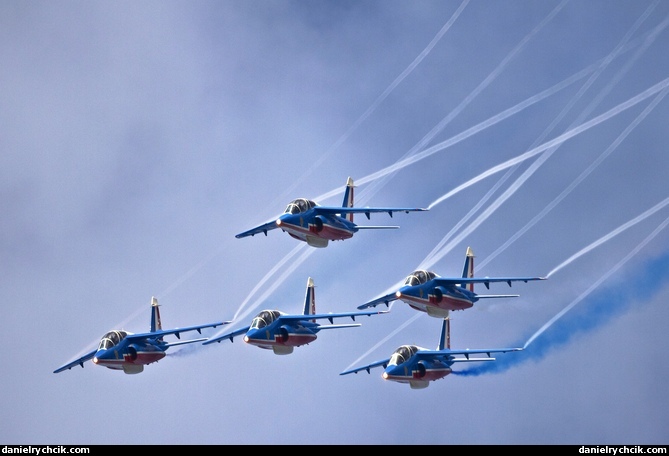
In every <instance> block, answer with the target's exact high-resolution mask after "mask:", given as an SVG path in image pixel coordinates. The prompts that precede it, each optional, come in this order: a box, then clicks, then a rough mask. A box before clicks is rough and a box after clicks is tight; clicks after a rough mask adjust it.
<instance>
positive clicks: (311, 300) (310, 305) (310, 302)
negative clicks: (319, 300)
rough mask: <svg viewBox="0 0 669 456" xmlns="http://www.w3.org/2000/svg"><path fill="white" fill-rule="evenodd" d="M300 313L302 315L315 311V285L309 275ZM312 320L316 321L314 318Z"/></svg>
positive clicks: (311, 313)
mask: <svg viewBox="0 0 669 456" xmlns="http://www.w3.org/2000/svg"><path fill="white" fill-rule="evenodd" d="M302 313H303V314H304V315H313V314H315V313H316V287H315V286H314V280H313V279H312V278H311V277H309V279H308V280H307V292H306V295H305V297H304V311H303V312H302ZM312 321H313V322H314V323H315V322H316V320H312Z"/></svg>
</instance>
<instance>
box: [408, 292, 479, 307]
mask: <svg viewBox="0 0 669 456" xmlns="http://www.w3.org/2000/svg"><path fill="white" fill-rule="evenodd" d="M400 299H401V300H402V301H404V302H406V303H407V304H410V305H411V304H417V305H419V306H421V307H423V306H431V307H438V308H439V309H444V310H464V309H469V308H470V307H472V306H473V305H474V303H473V302H471V301H470V300H468V299H460V298H452V297H450V296H444V297H443V298H442V300H441V302H439V303H438V302H436V301H435V299H434V295H430V296H429V297H428V299H421V298H417V297H415V296H411V295H407V294H402V297H401V298H400Z"/></svg>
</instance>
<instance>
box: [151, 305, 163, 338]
mask: <svg viewBox="0 0 669 456" xmlns="http://www.w3.org/2000/svg"><path fill="white" fill-rule="evenodd" d="M161 329H163V324H162V323H161V322H160V310H159V309H158V299H157V298H156V297H155V296H152V297H151V332H155V331H160V330H161Z"/></svg>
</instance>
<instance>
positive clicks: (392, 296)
mask: <svg viewBox="0 0 669 456" xmlns="http://www.w3.org/2000/svg"><path fill="white" fill-rule="evenodd" d="M396 299H397V296H396V295H395V292H394V291H393V292H392V293H389V294H387V295H385V296H381V297H380V298H376V299H373V300H371V301H369V302H366V303H364V304H362V305H360V306H358V309H367V308H368V307H376V306H378V305H379V304H385V305H386V306H388V303H389V302H391V301H394V300H396Z"/></svg>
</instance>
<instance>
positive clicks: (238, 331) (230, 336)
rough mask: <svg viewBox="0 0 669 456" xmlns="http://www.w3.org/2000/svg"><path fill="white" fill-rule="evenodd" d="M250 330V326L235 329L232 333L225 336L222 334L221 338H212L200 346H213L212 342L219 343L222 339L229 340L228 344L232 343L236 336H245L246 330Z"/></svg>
mask: <svg viewBox="0 0 669 456" xmlns="http://www.w3.org/2000/svg"><path fill="white" fill-rule="evenodd" d="M250 328H251V326H245V327H243V328H239V329H236V330H234V331H232V332H229V333H227V334H223V335H222V336H218V337H214V338H213V339H209V340H208V341H206V342H204V343H203V344H202V345H209V344H213V343H214V342H219V343H220V342H221V341H222V340H224V339H230V342H234V340H233V339H234V338H235V337H237V336H241V335H242V334H246V333H247V332H248V330H249V329H250Z"/></svg>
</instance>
